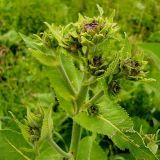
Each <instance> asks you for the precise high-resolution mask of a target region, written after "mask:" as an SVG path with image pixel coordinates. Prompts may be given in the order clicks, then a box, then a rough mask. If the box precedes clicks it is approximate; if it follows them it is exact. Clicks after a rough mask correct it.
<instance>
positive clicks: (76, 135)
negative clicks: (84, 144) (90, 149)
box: [70, 121, 81, 160]
mask: <svg viewBox="0 0 160 160" xmlns="http://www.w3.org/2000/svg"><path fill="white" fill-rule="evenodd" d="M80 138H81V127H80V125H79V124H77V123H76V122H74V121H73V126H72V138H71V145H70V153H72V154H73V157H74V159H75V160H76V157H77V151H78V147H79V141H80Z"/></svg>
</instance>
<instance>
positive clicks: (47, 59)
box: [29, 48, 59, 67]
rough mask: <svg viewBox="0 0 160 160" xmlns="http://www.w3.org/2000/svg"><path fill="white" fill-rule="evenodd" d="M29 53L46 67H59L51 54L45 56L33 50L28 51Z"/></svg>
mask: <svg viewBox="0 0 160 160" xmlns="http://www.w3.org/2000/svg"><path fill="white" fill-rule="evenodd" d="M29 50H30V52H31V53H32V55H33V57H35V58H36V59H37V60H38V61H39V62H41V63H42V64H44V65H46V66H50V67H54V66H57V65H59V62H58V60H57V58H56V56H54V55H52V54H45V53H43V52H41V51H40V50H34V49H31V48H30V49H29Z"/></svg>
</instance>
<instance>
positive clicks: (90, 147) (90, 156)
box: [77, 136, 107, 160]
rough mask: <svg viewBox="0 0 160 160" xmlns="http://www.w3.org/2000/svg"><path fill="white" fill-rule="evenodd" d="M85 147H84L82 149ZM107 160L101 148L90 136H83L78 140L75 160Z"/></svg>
mask: <svg viewBox="0 0 160 160" xmlns="http://www.w3.org/2000/svg"><path fill="white" fill-rule="evenodd" d="M84 148H85V149H84ZM98 159H99V160H107V157H106V155H105V153H104V151H103V150H102V148H101V147H100V146H99V145H98V144H97V143H96V142H95V141H94V139H93V138H92V137H91V136H88V137H85V138H83V139H82V140H81V141H80V146H79V151H78V155H77V160H98Z"/></svg>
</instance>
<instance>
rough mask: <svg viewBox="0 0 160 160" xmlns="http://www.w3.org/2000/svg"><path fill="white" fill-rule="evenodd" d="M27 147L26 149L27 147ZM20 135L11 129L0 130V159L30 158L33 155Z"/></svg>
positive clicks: (27, 159) (21, 159) (23, 159)
mask: <svg viewBox="0 0 160 160" xmlns="http://www.w3.org/2000/svg"><path fill="white" fill-rule="evenodd" d="M27 148H28V149H27ZM29 150H30V151H31V148H30V146H29V145H28V144H27V143H26V141H25V140H24V138H23V137H22V135H21V134H20V133H18V132H16V131H12V130H0V160H31V159H33V157H34V154H33V152H27V151H29Z"/></svg>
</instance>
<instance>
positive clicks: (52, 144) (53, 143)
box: [48, 138, 73, 158]
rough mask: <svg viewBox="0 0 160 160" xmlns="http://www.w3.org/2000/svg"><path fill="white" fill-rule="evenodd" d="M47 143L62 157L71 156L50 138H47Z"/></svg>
mask: <svg viewBox="0 0 160 160" xmlns="http://www.w3.org/2000/svg"><path fill="white" fill-rule="evenodd" d="M48 143H49V144H50V145H51V146H52V147H53V148H54V149H55V150H56V151H57V152H58V153H59V154H61V155H62V156H63V157H66V158H72V156H73V155H72V154H71V153H67V152H65V151H64V150H62V149H61V148H60V147H59V146H58V145H57V144H56V143H55V141H54V140H53V139H52V138H50V139H48Z"/></svg>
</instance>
